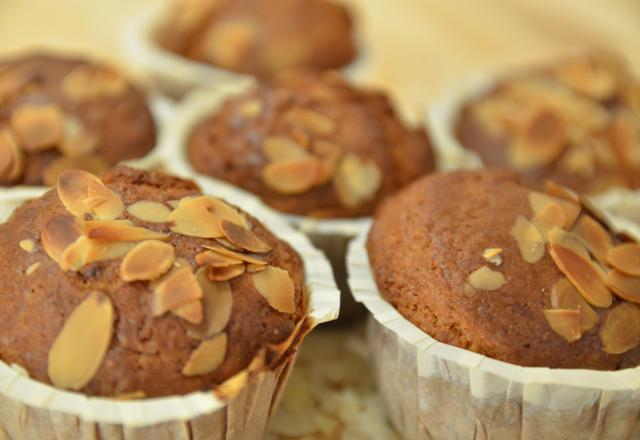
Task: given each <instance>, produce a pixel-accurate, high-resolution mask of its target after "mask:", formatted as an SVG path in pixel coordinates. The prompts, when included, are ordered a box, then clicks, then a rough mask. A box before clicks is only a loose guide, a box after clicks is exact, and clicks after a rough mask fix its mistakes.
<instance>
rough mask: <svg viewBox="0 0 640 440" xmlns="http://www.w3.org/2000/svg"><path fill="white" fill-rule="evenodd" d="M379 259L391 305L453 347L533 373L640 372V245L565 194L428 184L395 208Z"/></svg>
mask: <svg viewBox="0 0 640 440" xmlns="http://www.w3.org/2000/svg"><path fill="white" fill-rule="evenodd" d="M367 249H368V253H369V258H370V261H371V266H372V268H373V272H374V275H375V279H376V282H377V284H378V288H379V289H380V292H381V294H382V295H383V296H384V297H385V298H386V299H387V300H388V301H389V302H391V304H393V305H394V306H395V307H396V309H397V310H398V311H399V312H400V313H401V314H402V315H403V316H405V317H406V318H407V319H408V320H409V321H411V322H413V323H414V324H415V325H417V326H418V327H419V328H421V329H422V330H423V331H425V332H427V333H428V334H429V335H431V336H433V337H434V338H436V339H437V340H439V341H441V342H444V343H447V344H451V345H455V346H458V347H462V348H466V349H469V350H472V351H475V352H477V353H480V354H483V355H486V356H489V357H492V358H495V359H499V360H502V361H506V362H510V363H513V364H517V365H522V366H536V367H551V368H587V369H598V370H616V369H621V368H627V367H634V366H636V365H638V363H640V347H638V344H639V343H640V304H638V303H640V289H639V287H640V245H638V243H637V242H635V241H631V240H630V239H628V238H625V237H619V236H616V235H615V234H613V233H612V232H611V230H610V229H608V228H607V226H606V225H605V224H604V223H603V222H602V221H601V220H600V219H599V217H598V212H597V211H595V210H593V209H592V208H590V207H589V205H585V204H584V202H583V201H582V200H580V199H579V198H578V197H577V196H576V195H575V194H574V193H572V192H570V191H569V190H566V189H565V188H563V187H560V186H557V185H555V184H549V186H548V187H547V189H546V190H545V191H536V190H533V189H531V188H530V187H528V186H526V185H523V184H522V183H521V182H520V181H519V180H518V178H517V177H516V176H515V175H514V174H512V173H510V172H506V171H497V170H485V171H460V172H454V173H449V174H438V175H433V176H428V177H424V178H422V179H420V180H418V181H416V182H415V183H413V184H412V185H410V186H409V187H407V188H406V189H405V190H403V191H401V192H400V193H399V194H398V195H396V196H394V197H392V198H390V199H389V200H388V201H387V202H385V203H384V204H383V206H382V207H381V209H380V210H379V212H378V215H377V216H376V219H375V222H374V224H373V227H372V229H371V232H370V235H369V239H368V242H367Z"/></svg>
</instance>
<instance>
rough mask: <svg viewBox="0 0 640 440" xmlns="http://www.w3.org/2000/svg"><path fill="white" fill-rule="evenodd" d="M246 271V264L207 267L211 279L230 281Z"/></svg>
mask: <svg viewBox="0 0 640 440" xmlns="http://www.w3.org/2000/svg"><path fill="white" fill-rule="evenodd" d="M244 271H245V265H244V264H234V265H233V266H225V267H213V266H209V268H208V269H207V276H208V277H209V279H210V280H211V281H228V280H230V279H232V278H235V277H237V276H240V275H242V274H243V273H244Z"/></svg>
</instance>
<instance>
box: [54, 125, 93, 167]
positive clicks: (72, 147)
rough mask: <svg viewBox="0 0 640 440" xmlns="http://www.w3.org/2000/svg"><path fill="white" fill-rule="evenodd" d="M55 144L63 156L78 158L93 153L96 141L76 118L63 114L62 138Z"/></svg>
mask: <svg viewBox="0 0 640 440" xmlns="http://www.w3.org/2000/svg"><path fill="white" fill-rule="evenodd" d="M57 146H58V150H60V152H61V153H62V154H63V155H64V156H67V157H72V158H80V157H86V156H89V155H90V154H91V153H93V152H94V151H95V149H96V148H97V146H98V141H97V139H96V138H95V137H93V136H91V135H90V134H89V133H88V132H87V130H85V128H84V126H83V125H82V123H81V122H80V121H79V120H78V119H76V118H74V117H72V116H65V117H64V119H63V122H62V139H61V140H60V142H58V144H57Z"/></svg>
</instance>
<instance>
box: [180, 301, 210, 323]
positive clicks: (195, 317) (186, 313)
mask: <svg viewBox="0 0 640 440" xmlns="http://www.w3.org/2000/svg"><path fill="white" fill-rule="evenodd" d="M172 311H173V314H174V315H176V316H177V317H179V318H181V319H184V320H185V321H186V322H190V323H192V324H200V323H201V322H202V320H203V319H204V315H203V311H202V303H201V302H200V300H194V301H191V302H188V303H186V304H183V305H181V306H179V307H176V308H175V309H173V310H172Z"/></svg>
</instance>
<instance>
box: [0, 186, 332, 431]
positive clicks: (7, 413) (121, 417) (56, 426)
mask: <svg viewBox="0 0 640 440" xmlns="http://www.w3.org/2000/svg"><path fill="white" fill-rule="evenodd" d="M199 183H200V184H201V188H202V190H203V193H205V194H211V195H214V196H216V197H222V198H226V199H227V200H228V201H229V202H231V203H234V204H237V205H239V206H241V207H242V209H244V210H246V211H247V212H249V213H251V214H252V215H254V216H255V217H256V218H258V219H259V220H260V221H261V222H263V224H264V225H265V226H266V227H267V228H269V229H270V230H271V231H273V232H274V233H275V234H276V235H277V236H278V238H280V239H282V240H284V241H286V242H288V243H289V244H290V245H291V246H292V247H293V248H294V249H295V250H296V251H297V253H298V254H299V255H300V257H301V258H302V260H303V262H304V275H305V288H306V292H307V294H308V297H307V314H306V316H305V318H304V321H302V322H301V323H299V326H298V327H297V328H299V329H300V331H299V332H298V333H297V334H295V336H294V339H293V342H292V344H291V346H290V347H289V348H288V349H287V350H286V351H284V353H280V359H279V360H278V362H276V363H275V365H274V366H273V367H269V368H267V367H263V366H262V365H264V364H261V363H260V362H259V360H260V357H259V356H257V357H256V359H254V362H252V365H250V366H249V368H248V369H247V370H244V371H242V372H240V373H238V374H237V375H235V376H233V377H232V378H230V379H229V380H228V381H227V382H225V383H223V384H221V385H220V386H219V387H217V388H216V389H213V390H211V391H208V392H205V391H202V392H194V393H190V394H186V395H179V396H170V397H160V398H153V399H144V400H130V401H125V400H116V399H109V398H102V397H91V396H87V395H84V394H80V393H75V392H68V391H61V390H58V389H56V388H54V387H52V386H50V385H47V384H44V383H41V382H37V381H34V380H32V379H30V378H29V377H28V376H27V375H26V373H25V371H24V370H23V369H21V368H20V367H18V366H15V365H13V366H10V365H7V364H5V363H3V362H1V361H0V438H11V439H37V440H40V439H65V440H67V439H71V440H75V439H82V440H84V439H91V440H93V439H95V440H98V439H99V440H104V439H118V440H122V439H126V440H129V439H140V440H142V439H144V440H147V439H163V438H170V439H184V440H198V439H203V440H205V439H206V440H210V439H211V440H217V439H220V440H253V439H256V440H258V439H262V438H263V436H264V433H265V432H266V427H267V424H268V422H269V419H270V417H271V416H272V414H273V413H274V411H275V409H276V407H277V404H278V401H279V397H280V395H281V393H282V390H283V388H284V386H285V383H286V380H287V377H288V374H289V372H290V370H291V368H292V365H293V363H294V360H295V354H296V351H297V348H298V346H299V344H300V342H301V340H302V338H303V337H304V335H305V334H306V333H307V332H308V331H310V330H311V329H313V328H314V327H315V326H317V325H318V324H320V323H323V322H327V321H331V320H333V319H336V318H337V316H338V311H339V305H340V293H339V291H338V290H337V288H336V285H335V282H334V280H333V274H332V272H331V267H330V265H329V263H328V262H327V260H326V258H325V256H324V255H323V254H322V252H320V251H319V250H317V249H316V248H314V247H313V246H312V245H311V243H310V242H309V240H308V239H307V238H306V237H305V236H304V235H303V234H301V233H300V232H297V231H296V230H294V229H293V228H291V227H290V226H289V225H288V224H287V222H285V221H284V220H283V219H282V218H281V217H279V216H277V215H274V214H273V212H271V210H269V209H268V208H266V207H264V206H263V205H262V204H261V203H260V202H259V201H258V200H257V199H256V200H249V199H234V198H233V197H232V196H233V195H234V193H228V192H225V191H224V190H219V188H218V187H217V186H216V185H211V184H210V183H209V184H207V183H206V182H204V183H203V182H199ZM41 192H42V191H36V192H34V191H33V190H28V189H22V190H15V191H14V192H13V193H12V195H11V196H9V197H5V198H3V199H2V200H1V201H0V220H2V221H4V220H5V219H6V217H7V216H8V215H9V214H10V213H11V212H12V210H13V209H14V208H15V207H17V206H18V205H20V204H21V203H23V202H24V201H26V200H28V199H30V198H33V197H37V196H38V195H40V194H41ZM3 434H4V435H3Z"/></svg>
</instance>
